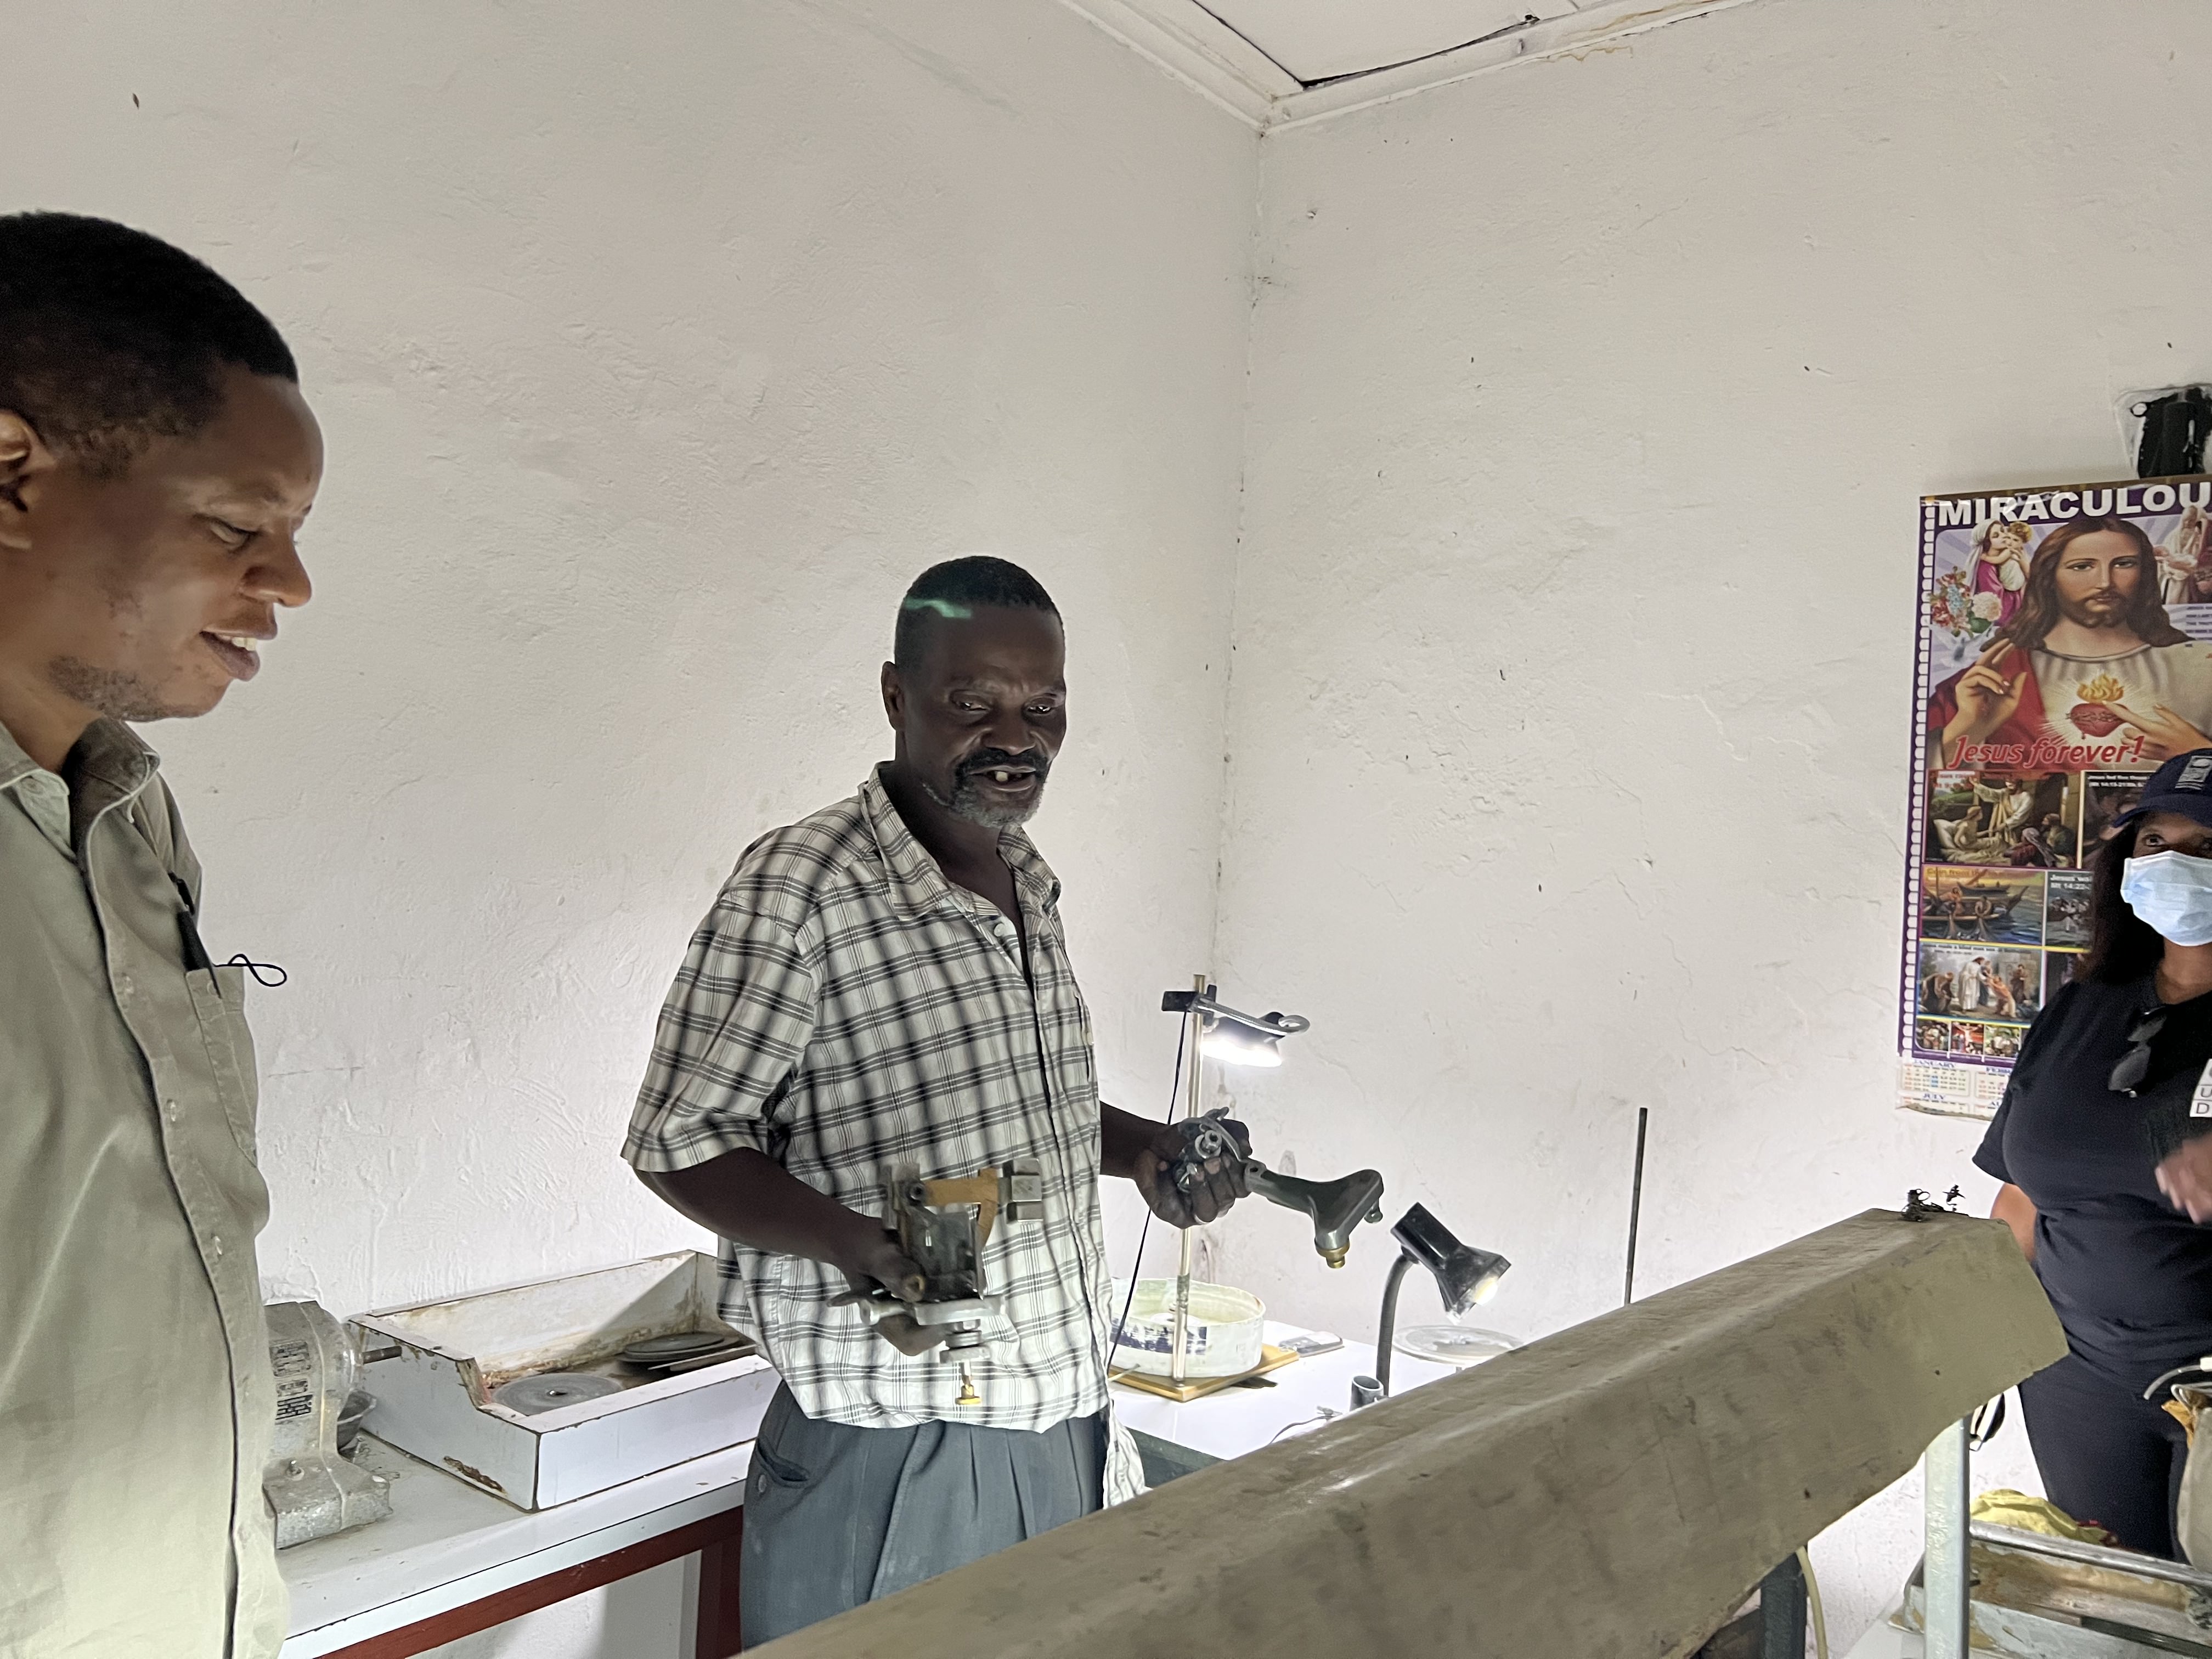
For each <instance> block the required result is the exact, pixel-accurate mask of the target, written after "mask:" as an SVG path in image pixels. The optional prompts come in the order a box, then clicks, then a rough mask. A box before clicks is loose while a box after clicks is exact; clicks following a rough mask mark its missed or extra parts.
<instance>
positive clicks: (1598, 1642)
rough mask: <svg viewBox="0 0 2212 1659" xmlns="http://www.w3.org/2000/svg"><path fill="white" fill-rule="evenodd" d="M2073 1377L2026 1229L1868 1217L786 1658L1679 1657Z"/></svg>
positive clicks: (963, 1575) (851, 1624)
mask: <svg viewBox="0 0 2212 1659" xmlns="http://www.w3.org/2000/svg"><path fill="white" fill-rule="evenodd" d="M2065 1351H2066V1349H2065V1340H2064V1337H2063V1334H2061V1332H2060V1331H2059V1328H2058V1322H2057V1319H2056V1318H2055V1317H2054V1316H2052V1314H2051V1307H2050V1304H2049V1303H2048V1302H2047V1301H2046V1300H2045V1297H2044V1295H2043V1290H2042V1286H2041V1285H2039V1284H2038V1283H2037V1282H2036V1279H2035V1276H2034V1274H2033V1272H2032V1271H2031V1270H2030V1269H2029V1268H2028V1266H2027V1262H2026V1261H2024V1260H2023V1259H2022V1258H2021V1254H2020V1251H2019V1249H2018V1248H2017V1247H2016V1246H2015V1244H2014V1243H2013V1239H2012V1235H2011V1233H2010V1231H2008V1229H2006V1228H2005V1226H2004V1225H2002V1223H1999V1222H1992V1221H1983V1220H1978V1219H1973V1218H1968V1217H1965V1216H1954V1215H1948V1214H1946V1215H1939V1216H1936V1217H1933V1218H1929V1220H1927V1221H1924V1222H1921V1223H1917V1224H1911V1223H1907V1222H1905V1221H1904V1220H1903V1219H1901V1218H1899V1216H1898V1214H1897V1213H1896V1212H1894V1211H1870V1212H1867V1213H1866V1214H1864V1215H1860V1216H1857V1217H1854V1218H1851V1219H1850V1220H1848V1221H1844V1222H1840V1223H1838V1225H1835V1226H1832V1227H1828V1228H1825V1229H1823V1230H1822V1231H1819V1232H1816V1233H1813V1234H1810V1235H1808V1237H1803V1238H1801V1239H1798V1240H1796V1242H1795V1243H1790V1244H1786V1245H1784V1246H1783V1247H1782V1248H1781V1249H1777V1250H1773V1251H1771V1252H1769V1253H1768V1254H1766V1255H1762V1256H1757V1257H1754V1258H1753V1259H1752V1260H1750V1261H1742V1262H1738V1263H1737V1264H1736V1265H1735V1266H1734V1267H1727V1268H1723V1270H1722V1271H1720V1272H1718V1273H1712V1274H1709V1275H1708V1276H1706V1277H1705V1278H1704V1279H1698V1280H1695V1281H1693V1282H1692V1283H1690V1284H1687V1285H1680V1286H1677V1287H1676V1288H1674V1289H1673V1290H1670V1291H1664V1292H1662V1293H1661V1294H1659V1295H1657V1296H1653V1297H1647V1298H1646V1299H1645V1300H1643V1301H1641V1302H1638V1303H1636V1304H1633V1305H1632V1306H1630V1307H1626V1308H1622V1309H1620V1310H1615V1311H1613V1312H1611V1313H1607V1314H1605V1315H1603V1316H1601V1317H1599V1318H1597V1319H1594V1320H1592V1321H1590V1322H1589V1323H1587V1324H1583V1325H1579V1326H1577V1327H1575V1328H1573V1329H1571V1330H1566V1331H1562V1332H1560V1333H1559V1334H1557V1335H1555V1336H1552V1337H1548V1338H1547V1339H1545V1340H1542V1341H1541V1342H1536V1343H1532V1344H1530V1345H1529V1346H1527V1347H1524V1348H1521V1349H1519V1350H1516V1352H1512V1353H1509V1354H1504V1355H1502V1356H1500V1357H1499V1358H1496V1359H1493V1360H1492V1361H1490V1362H1489V1363H1488V1364H1483V1365H1479V1366H1476V1367H1474V1368H1473V1369H1471V1370H1467V1371H1464V1372H1462V1373H1461V1374H1460V1375H1458V1376H1453V1377H1448V1378H1445V1379H1443V1380H1441V1381H1439V1382H1437V1383H1431V1384H1429V1385H1428V1386H1426V1387H1425V1388H1421V1389H1414V1390H1413V1391H1412V1392H1410V1393H1408V1394H1406V1395H1400V1396H1398V1397H1397V1398H1395V1399H1391V1400H1386V1401H1383V1402H1381V1403H1380V1404H1377V1405H1375V1406H1371V1407H1368V1408H1367V1409H1366V1410H1364V1411H1359V1412H1354V1413H1351V1414H1350V1415H1348V1416H1346V1417H1345V1418H1343V1419H1340V1420H1338V1421H1336V1422H1334V1423H1331V1424H1329V1425H1328V1426H1326V1427H1324V1428H1322V1429H1320V1430H1317V1431H1315V1432H1314V1433H1312V1434H1310V1435H1305V1436H1303V1437H1297V1438H1295V1439H1291V1440H1286V1441H1284V1442H1282V1443H1279V1444H1277V1445H1275V1446H1272V1447H1269V1448H1267V1449H1265V1450H1262V1451H1258V1452H1255V1453H1253V1454H1251V1455H1249V1456H1246V1457H1242V1458H1237V1459H1234V1460H1232V1461H1231V1462H1225V1463H1220V1464H1217V1465H1215V1466H1214V1467H1212V1468H1206V1469H1203V1470H1200V1472H1198V1473H1197V1474H1190V1475H1187V1476H1185V1477H1184V1478H1182V1480H1177V1481H1176V1482H1175V1483H1174V1484H1173V1485H1172V1486H1166V1487H1163V1488H1161V1489H1160V1490H1158V1491H1156V1492H1151V1493H1148V1494H1147V1495H1146V1496H1145V1497H1143V1498H1139V1499H1137V1500H1136V1501H1135V1502H1133V1503H1131V1504H1122V1505H1120V1506H1118V1507H1116V1508H1115V1509H1111V1510H1105V1511H1103V1513H1100V1514H1097V1515H1094V1516H1089V1517H1087V1518H1085V1519H1084V1520H1082V1521H1079V1522H1075V1523H1073V1525H1071V1526H1066V1527H1062V1528H1059V1529H1057V1530H1056V1531H1054V1532H1049V1533H1047V1534H1044V1535H1043V1536H1042V1537H1039V1538H1035V1539H1032V1540H1030V1541H1029V1542H1028V1543H1026V1544H1022V1545H1019V1546H1017V1547H1015V1548H1013V1549H1011V1550H1008V1551H1006V1552H1004V1553H1001V1554H999V1555H995V1556H993V1557H991V1558H989V1559H986V1560H982V1561H979V1562H977V1563H975V1565H971V1566H967V1567H963V1568H962V1569H960V1570H959V1571H956V1572H951V1573H947V1574H945V1576H943V1577H939V1578H936V1579H933V1580H931V1581H930V1582H929V1583H925V1584H921V1585H917V1586H915V1588H914V1589H909V1590H906V1591H903V1592H902V1593H901V1594H899V1595H894V1596H890V1597H888V1598H886V1599H885V1600H884V1601H876V1602H872V1603H870V1604H869V1605H867V1606H866V1607H858V1608H855V1609H854V1611H852V1612H850V1613H846V1614H844V1615H842V1617H840V1618H836V1619H833V1620H829V1621H828V1622H827V1623H824V1624H822V1625H818V1626H815V1627H814V1628H813V1629H811V1630H807V1631H802V1632H799V1633H797V1634H796V1635H793V1636H789V1637H786V1638H783V1640H782V1641H781V1643H779V1644H777V1645H779V1646H780V1647H781V1648H782V1650H783V1652H782V1654H781V1656H780V1659H832V1656H834V1659H849V1656H852V1655H854V1654H873V1653H894V1652H895V1653H896V1654H898V1655H900V1656H901V1659H939V1656H942V1659H972V1656H974V1655H975V1654H979V1653H986V1654H989V1655H991V1656H993V1659H1216V1656H1218V1655H1220V1654H1224V1653H1253V1652H1264V1651H1274V1650H1281V1651H1285V1652H1289V1651H1296V1652H1297V1653H1300V1654H1302V1655H1304V1656H1309V1659H1339V1656H1340V1659H1374V1656H1375V1655H1376V1654H1398V1653H1452V1654H1455V1655H1462V1656H1468V1659H1525V1656H1528V1655H1530V1654H1559V1655H1577V1656H1580V1655H1585V1654H1591V1655H1595V1654H1638V1655H1644V1656H1648V1659H1672V1656H1680V1655H1684V1654H1687V1653H1689V1652H1691V1651H1692V1650H1694V1649H1695V1648H1696V1647H1697V1646H1698V1645H1699V1644H1700V1643H1701V1642H1703V1641H1704V1640H1705V1637H1706V1636H1707V1635H1708V1634H1709V1633H1711V1632H1712V1631H1713V1630H1715V1629H1716V1628H1717V1627H1718V1626H1720V1625H1721V1624H1722V1622H1723V1620H1726V1619H1727V1618H1728V1616H1729V1613H1730V1612H1731V1611H1732V1610H1733V1609H1734V1608H1735V1606H1736V1605H1737V1604H1738V1603H1739V1602H1740V1601H1741V1599H1742V1597H1743V1594H1744V1590H1745V1587H1746V1586H1747V1585H1750V1584H1753V1583H1758V1582H1759V1579H1760V1578H1761V1577H1763V1576H1764V1575H1765V1573H1766V1572H1767V1571H1769V1570H1770V1569H1771V1567H1772V1566H1773V1565H1774V1564H1775V1563H1776V1562H1777V1561H1779V1560H1781V1559H1783V1558H1784V1556H1787V1555H1789V1554H1790V1553H1792V1552H1794V1551H1795V1550H1796V1549H1797V1548H1798V1547H1799V1546H1801V1545H1802V1544H1803V1543H1804V1541H1806V1540H1807V1539H1808V1538H1810V1537H1812V1536H1813V1535H1814V1534H1815V1533H1817V1532H1819V1531H1820V1529H1821V1528H1824V1527H1826V1526H1827V1525H1828V1524H1829V1523H1830V1522H1833V1521H1835V1520H1837V1519H1838V1518H1839V1517H1840V1516H1843V1515H1844V1514H1846V1513H1848V1512H1849V1511H1850V1510H1852V1509H1853V1508H1855V1507H1856V1506H1857V1505H1858V1504H1861V1503H1863V1501H1865V1500H1866V1499H1867V1498H1871V1497H1872V1496H1874V1494H1875V1493H1876V1492H1880V1491H1881V1489H1882V1488H1883V1487H1885V1486H1888V1485H1889V1484H1890V1483H1891V1482H1892V1481H1893V1480H1897V1479H1898V1478H1899V1476H1901V1475H1903V1474H1905V1473H1906V1472H1907V1471H1908V1470H1910V1469H1911V1468H1912V1466H1913V1464H1914V1463H1915V1462H1917V1460H1918V1459H1919V1458H1920V1456H1921V1455H1922V1454H1923V1452H1924V1451H1925V1450H1926V1449H1927V1448H1928V1446H1929V1443H1930V1442H1932V1441H1934V1440H1935V1439H1936V1437H1937V1436H1938V1434H1939V1433H1942V1432H1943V1431H1946V1429H1947V1427H1948V1425H1954V1424H1956V1423H1957V1422H1958V1421H1959V1420H1960V1419H1962V1418H1964V1417H1965V1416H1966V1414H1967V1413H1969V1412H1971V1411H1972V1410H1973V1409H1974V1408H1975V1407H1978V1406H1979V1405H1981V1404H1982V1403H1983V1402H1984V1401H1986V1400H1988V1399H1990V1398H1991V1397H1992V1396H1994V1395H1997V1394H1999V1393H2001V1392H2002V1391H2003V1390H2004V1389H2007V1388H2008V1387H2009V1386H2011V1385H2012V1384H2013V1383H2016V1382H2018V1381H2019V1380H2020V1379H2021V1377H2023V1376H2027V1375H2028V1374H2030V1373H2031V1372H2033V1371H2035V1370H2040V1369H2041V1368H2042V1367H2043V1366H2045V1365H2046V1364H2050V1363H2051V1361H2053V1360H2055V1359H2057V1358H2059V1357H2061V1356H2062V1355H2063V1353H2064V1352H2065Z"/></svg>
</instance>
